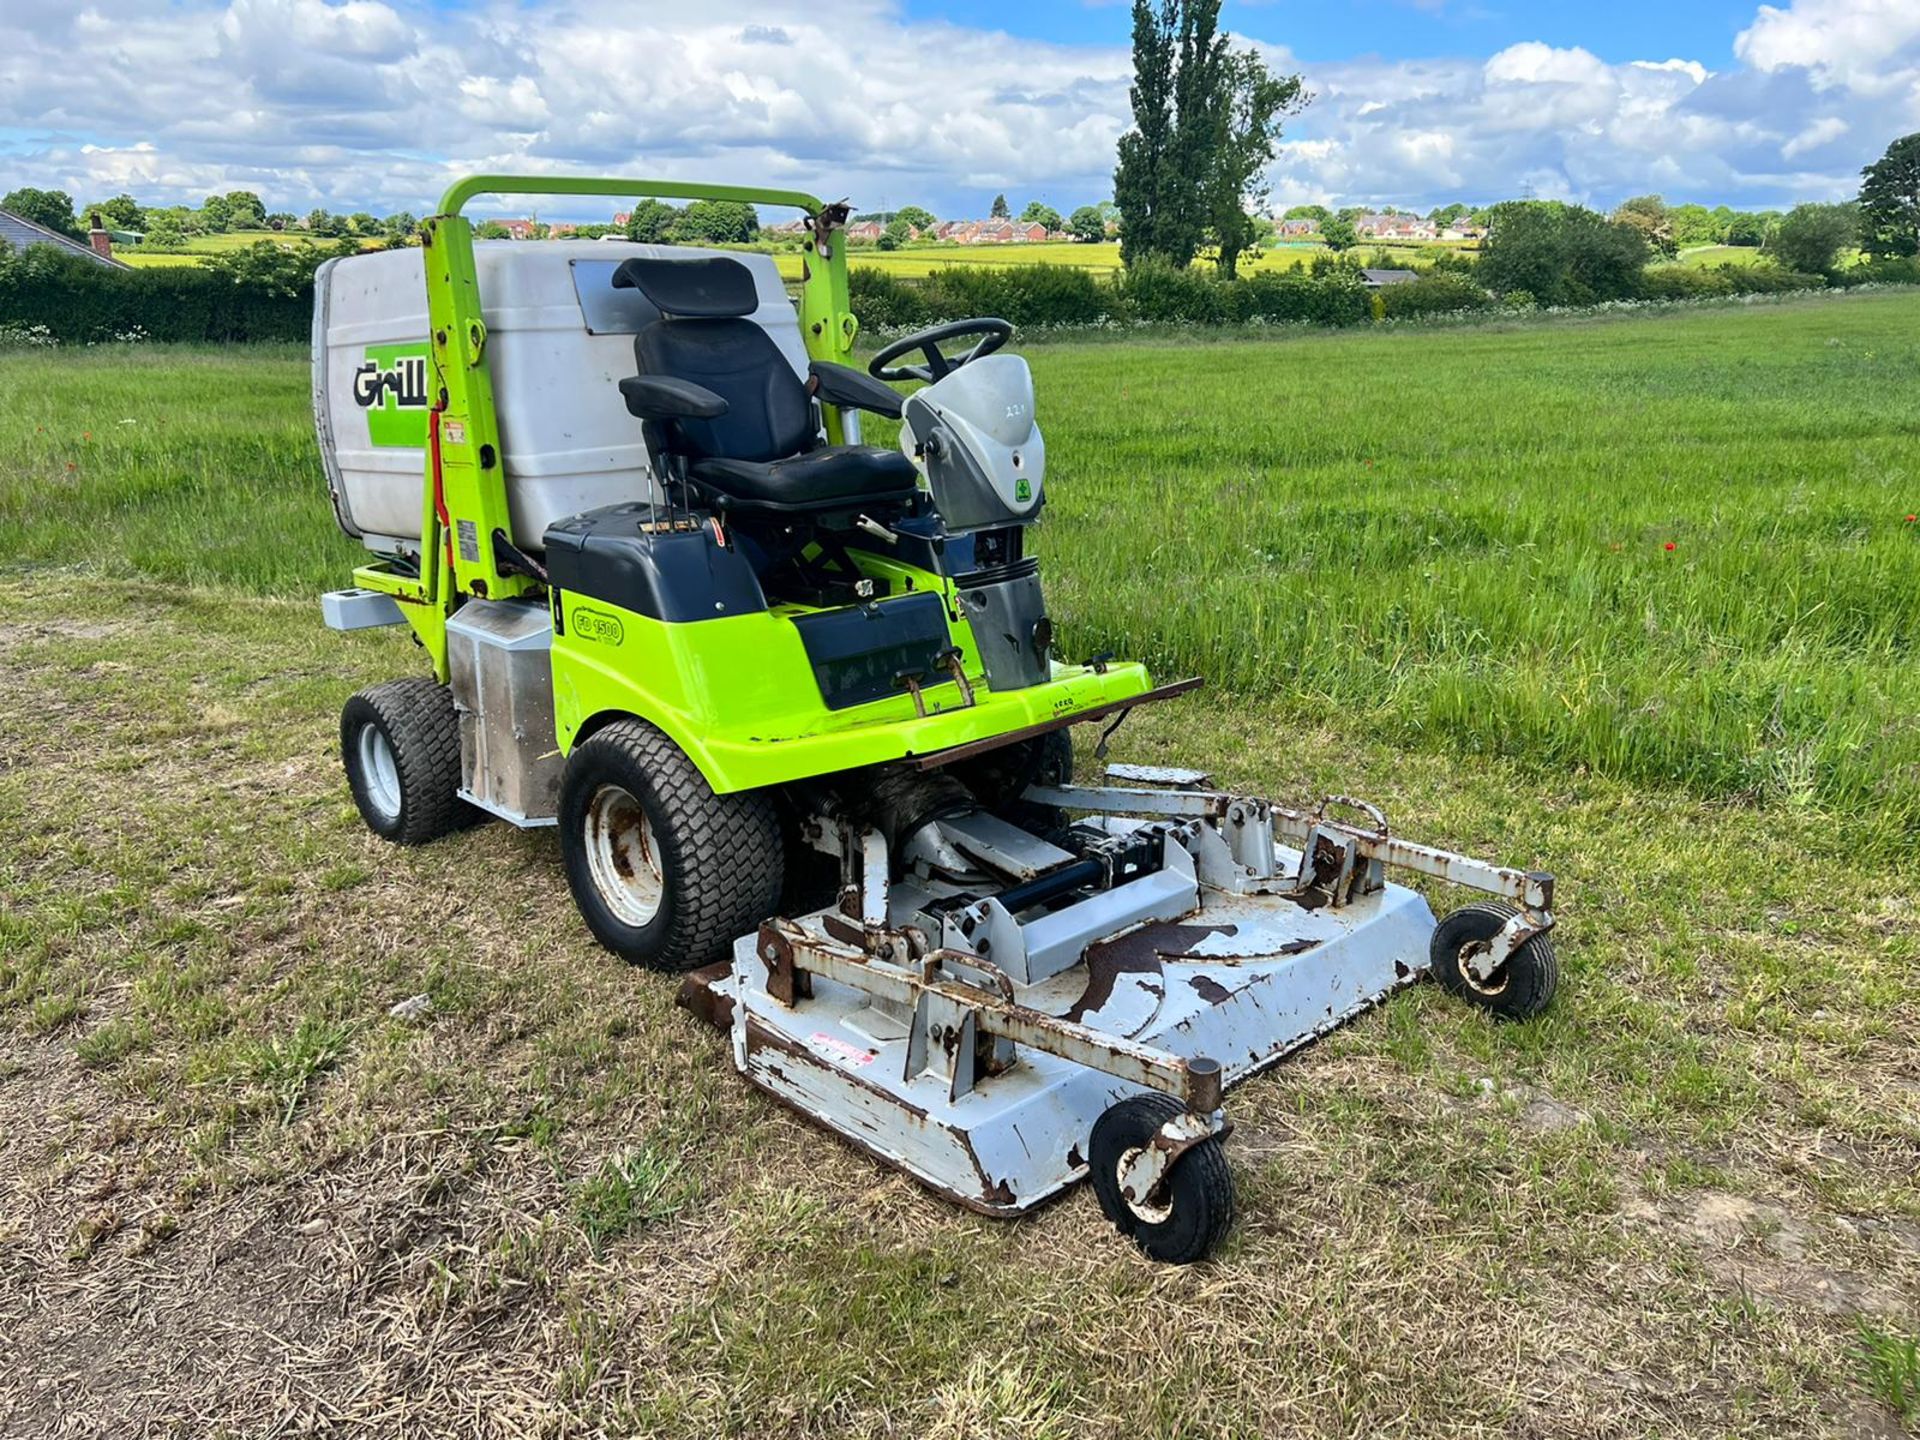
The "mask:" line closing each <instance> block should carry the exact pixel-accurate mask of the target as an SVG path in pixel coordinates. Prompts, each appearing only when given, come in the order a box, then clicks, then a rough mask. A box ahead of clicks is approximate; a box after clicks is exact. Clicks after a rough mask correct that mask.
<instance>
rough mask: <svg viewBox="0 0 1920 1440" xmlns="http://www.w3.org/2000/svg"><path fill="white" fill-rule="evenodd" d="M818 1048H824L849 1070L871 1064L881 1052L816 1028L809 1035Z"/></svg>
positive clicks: (814, 1045)
mask: <svg viewBox="0 0 1920 1440" xmlns="http://www.w3.org/2000/svg"><path fill="white" fill-rule="evenodd" d="M807 1038H808V1040H809V1041H810V1042H811V1043H812V1044H813V1047H814V1048H815V1049H816V1050H824V1051H826V1052H827V1054H828V1055H829V1056H830V1057H832V1059H833V1060H835V1061H836V1062H837V1063H838V1064H840V1065H841V1066H843V1067H844V1068H846V1069H848V1070H858V1069H859V1068H860V1067H861V1066H862V1065H871V1064H872V1063H873V1062H874V1059H875V1057H876V1056H877V1055H878V1054H879V1052H878V1051H875V1050H862V1049H861V1048H860V1047H859V1046H858V1045H850V1044H848V1043H847V1042H846V1041H845V1040H842V1039H841V1038H840V1037H839V1036H838V1035H829V1034H827V1032H826V1031H824V1030H816V1031H814V1032H813V1034H811V1035H810V1036H808V1037H807Z"/></svg>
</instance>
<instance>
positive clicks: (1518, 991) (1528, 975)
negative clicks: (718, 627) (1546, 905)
mask: <svg viewBox="0 0 1920 1440" xmlns="http://www.w3.org/2000/svg"><path fill="white" fill-rule="evenodd" d="M1519 913H1520V912H1519V910H1517V909H1516V908H1515V907H1514V906H1512V905H1509V904H1507V903H1506V902H1505V901H1504V900H1482V901H1477V902H1476V903H1474V904H1472V905H1463V906H1461V907H1460V908H1459V909H1458V910H1455V911H1454V912H1453V913H1452V914H1450V915H1448V916H1447V917H1446V918H1445V919H1444V920H1442V921H1441V922H1440V923H1439V924H1438V925H1436V926H1435V927H1434V930H1433V940H1432V942H1431V944H1430V946H1429V954H1430V956H1431V958H1432V962H1433V975H1434V978H1435V979H1436V980H1438V981H1439V982H1440V983H1441V985H1442V986H1444V987H1445V988H1446V990H1447V991H1448V992H1449V993H1450V994H1453V995H1457V996H1459V997H1460V998H1461V999H1462V1000H1465V1001H1466V1002H1467V1003H1468V1004H1470V1005H1477V1006H1478V1007H1479V1008H1480V1009H1482V1010H1485V1011H1486V1012H1487V1013H1488V1014H1490V1015H1492V1016H1493V1017H1494V1018H1495V1019H1498V1020H1530V1019H1532V1018H1533V1017H1534V1016H1535V1015H1538V1014H1539V1013H1540V1012H1541V1011H1543V1010H1545V1009H1546V1008H1547V1006H1548V1005H1550V1004H1552V1003H1553V997H1554V994H1555V992H1557V991H1558V990H1559V988H1560V958H1559V956H1557V955H1556V954H1554V950H1553V940H1552V938H1551V937H1550V936H1548V935H1535V936H1534V937H1533V938H1531V939H1530V940H1528V941H1527V942H1526V943H1525V944H1523V945H1521V946H1520V948H1519V949H1517V950H1515V951H1514V952H1513V954H1512V955H1510V956H1509V957H1508V958H1507V963H1506V964H1505V965H1503V966H1501V967H1500V969H1499V970H1498V971H1496V972H1495V973H1494V974H1493V975H1492V976H1491V977H1490V979H1489V980H1488V981H1487V982H1484V983H1483V982H1480V981H1476V980H1475V979H1474V978H1473V977H1472V976H1471V975H1469V974H1468V973H1467V970H1466V967H1465V963H1464V962H1465V955H1464V953H1463V952H1464V951H1465V950H1466V949H1467V948H1468V947H1469V946H1473V945H1484V944H1486V943H1487V942H1489V941H1491V940H1492V939H1493V937H1494V936H1495V935H1498V934H1499V933H1500V929H1501V927H1502V926H1504V925H1505V924H1506V923H1507V921H1509V920H1511V919H1512V918H1513V917H1514V916H1515V915H1517V914H1519Z"/></svg>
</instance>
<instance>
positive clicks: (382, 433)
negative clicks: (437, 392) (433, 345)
mask: <svg viewBox="0 0 1920 1440" xmlns="http://www.w3.org/2000/svg"><path fill="white" fill-rule="evenodd" d="M430 382H431V375H430V373H429V371H428V369H427V342H426V341H424V340H414V341H405V342H402V343H400V344H398V345H369V346H368V347H367V349H366V357H365V358H364V359H363V360H362V361H361V362H360V363H359V364H358V365H357V366H355V367H354V371H353V403H354V404H355V405H357V406H359V407H360V411H361V413H362V414H364V415H365V416H366V417H367V438H368V439H369V440H371V441H372V442H373V443H374V444H375V445H381V446H389V447H393V448H396V449H406V450H418V449H421V448H422V447H424V446H425V445H426V443H427V413H428V412H427V386H428V384H429V383H430Z"/></svg>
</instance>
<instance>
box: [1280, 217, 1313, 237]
mask: <svg viewBox="0 0 1920 1440" xmlns="http://www.w3.org/2000/svg"><path fill="white" fill-rule="evenodd" d="M1274 230H1275V233H1276V234H1278V235H1279V236H1281V238H1283V239H1286V240H1298V239H1300V238H1301V237H1302V236H1305V235H1318V234H1319V233H1320V222H1319V221H1318V220H1282V221H1281V222H1280V223H1279V224H1278V225H1276V226H1275V227H1274Z"/></svg>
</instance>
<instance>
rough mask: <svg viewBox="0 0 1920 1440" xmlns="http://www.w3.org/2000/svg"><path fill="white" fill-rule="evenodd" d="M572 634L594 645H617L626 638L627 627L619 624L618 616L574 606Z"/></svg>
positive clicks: (582, 606)
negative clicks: (590, 641)
mask: <svg viewBox="0 0 1920 1440" xmlns="http://www.w3.org/2000/svg"><path fill="white" fill-rule="evenodd" d="M573 633H574V634H576V635H578V636H579V637H580V638H581V639H582V640H592V641H594V642H595V643H596V644H600V645H618V644H620V643H621V642H622V641H623V640H625V639H626V638H627V627H626V626H624V625H622V624H621V623H620V617H619V616H618V615H609V614H607V613H606V611H604V610H589V609H588V608H587V607H586V606H584V605H576V606H574V607H573Z"/></svg>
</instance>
